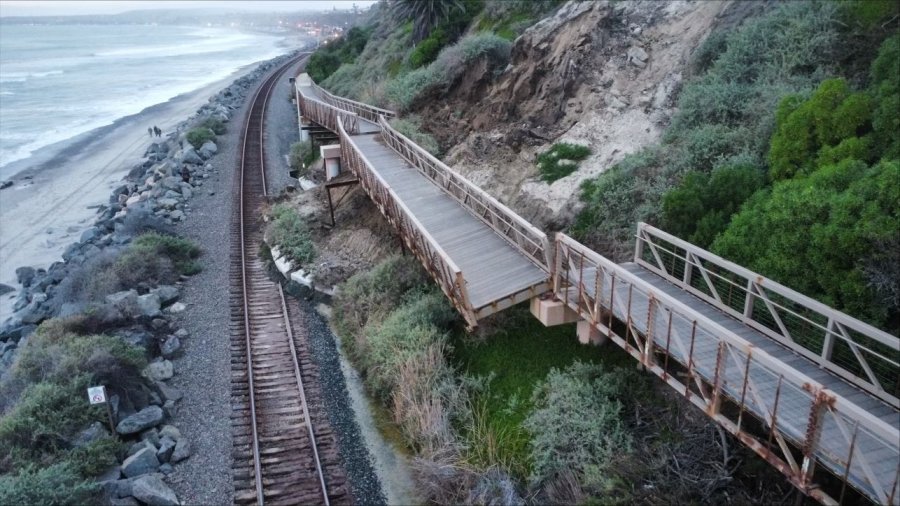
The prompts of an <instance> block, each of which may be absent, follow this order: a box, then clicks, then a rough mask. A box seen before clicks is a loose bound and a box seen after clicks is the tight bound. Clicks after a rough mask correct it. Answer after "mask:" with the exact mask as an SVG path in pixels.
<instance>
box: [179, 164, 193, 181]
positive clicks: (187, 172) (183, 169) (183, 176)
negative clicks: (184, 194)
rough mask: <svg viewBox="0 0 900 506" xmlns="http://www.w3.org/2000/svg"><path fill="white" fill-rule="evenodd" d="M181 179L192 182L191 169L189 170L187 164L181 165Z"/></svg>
mask: <svg viewBox="0 0 900 506" xmlns="http://www.w3.org/2000/svg"><path fill="white" fill-rule="evenodd" d="M181 180H182V181H184V182H185V183H190V182H191V171H190V170H188V168H187V165H182V166H181Z"/></svg>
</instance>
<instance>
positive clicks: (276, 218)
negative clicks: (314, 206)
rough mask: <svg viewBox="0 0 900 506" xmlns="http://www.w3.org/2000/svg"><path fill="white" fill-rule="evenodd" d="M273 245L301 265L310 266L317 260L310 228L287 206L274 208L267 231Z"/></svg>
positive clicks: (282, 205)
mask: <svg viewBox="0 0 900 506" xmlns="http://www.w3.org/2000/svg"><path fill="white" fill-rule="evenodd" d="M266 233H267V235H268V237H269V241H270V242H271V244H273V245H275V246H278V249H279V251H281V253H282V254H284V255H285V256H287V257H288V258H290V259H291V261H293V262H295V263H297V264H299V265H308V264H309V263H310V262H312V261H313V260H314V259H315V258H316V250H315V247H314V246H313V242H312V236H310V233H309V227H307V226H306V223H304V222H303V219H302V218H301V217H300V215H299V214H298V213H297V211H296V210H294V208H293V207H291V206H289V205H287V204H278V205H277V206H275V207H274V208H272V222H271V223H270V224H269V226H268V228H267V229H266Z"/></svg>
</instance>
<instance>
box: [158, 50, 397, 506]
mask: <svg viewBox="0 0 900 506" xmlns="http://www.w3.org/2000/svg"><path fill="white" fill-rule="evenodd" d="M300 68H302V63H301V64H298V65H294V66H292V67H291V69H289V70H288V72H286V73H285V74H284V76H283V78H281V79H280V80H279V83H278V84H277V85H276V88H275V89H274V90H273V94H272V96H271V97H270V100H269V104H268V107H267V123H266V135H265V139H266V143H267V144H266V149H267V155H268V156H267V170H266V172H267V184H268V188H269V194H270V195H278V194H279V193H280V192H281V191H282V190H283V189H284V188H285V187H287V186H288V185H290V184H292V183H293V182H295V181H294V180H292V179H291V178H290V176H289V173H288V164H287V161H286V159H285V157H284V155H285V154H287V153H289V151H290V145H291V144H292V143H293V142H296V140H297V137H298V134H297V115H296V106H295V105H294V104H292V103H291V102H290V100H289V99H288V96H289V93H290V89H291V88H290V86H291V85H290V83H289V82H288V78H289V77H292V76H294V75H296V73H297V72H298V71H299V69H300ZM260 82H261V79H257V80H256V81H255V84H259V83H260ZM253 89H255V85H254V86H252V87H251V90H253ZM248 95H249V94H248ZM251 96H252V95H251ZM248 107H249V96H248V97H245V101H244V104H243V106H242V107H241V108H240V109H238V110H235V111H233V113H232V116H231V117H232V120H231V121H230V122H229V123H228V131H227V132H226V133H225V134H223V135H220V136H219V137H218V139H217V140H216V143H217V145H218V154H216V155H215V156H214V157H213V158H211V159H210V160H209V163H210V164H212V166H213V167H214V168H215V170H214V172H213V173H212V175H211V177H209V178H207V179H205V180H204V181H203V186H201V187H200V188H198V189H197V190H198V191H197V192H196V193H195V195H194V198H193V199H191V201H190V206H191V207H190V209H187V211H188V216H187V217H186V219H185V221H184V222H183V223H181V224H179V225H177V226H176V228H175V231H176V232H177V233H178V234H180V235H183V236H184V237H186V238H188V239H191V240H193V241H195V242H196V243H197V244H199V245H200V247H201V248H202V249H203V251H204V254H203V256H202V257H201V261H202V264H203V270H202V271H201V272H200V273H199V274H197V275H195V276H193V277H192V278H190V280H188V281H186V282H185V283H184V286H183V288H182V290H183V292H182V297H181V300H182V301H184V302H185V303H187V309H186V310H185V311H184V312H182V313H180V314H178V315H175V317H174V319H175V322H176V323H175V325H177V326H178V327H182V328H184V329H185V330H187V332H188V337H186V338H184V339H182V342H183V354H182V356H181V357H180V358H179V359H177V360H176V371H177V374H176V376H175V378H173V380H172V383H173V384H174V386H176V387H177V388H178V389H180V390H181V391H182V393H183V394H184V398H183V399H182V401H181V404H180V407H179V411H178V413H177V415H176V417H175V422H176V423H177V425H178V426H179V427H180V428H181V431H182V432H183V433H184V435H185V437H186V438H187V439H188V440H189V441H190V442H191V445H192V447H193V454H192V456H191V457H190V458H188V459H187V460H185V461H184V462H181V463H180V464H179V465H178V470H177V472H176V473H174V474H173V475H172V476H171V477H170V485H171V486H172V488H173V489H174V490H175V491H176V492H177V494H178V497H179V498H180V499H181V501H182V503H183V504H231V503H232V502H233V500H234V485H233V483H232V463H233V462H232V427H231V351H230V332H229V328H228V322H229V319H230V311H229V300H228V286H229V269H230V260H231V259H230V254H229V252H230V247H229V238H230V233H231V232H232V231H231V225H232V224H231V216H232V215H231V213H232V208H233V206H232V191H233V183H234V171H235V170H236V168H237V166H238V163H239V149H240V146H239V140H240V134H241V128H240V127H241V125H242V123H243V118H244V117H245V115H246V113H247V109H248ZM300 307H301V310H302V313H303V320H304V321H305V322H307V324H308V325H309V332H308V335H309V336H310V348H311V351H312V355H313V360H314V361H315V362H316V363H317V364H318V368H319V374H320V381H321V391H322V392H323V397H324V399H321V400H320V402H322V403H323V404H324V406H325V409H326V412H327V415H328V420H329V422H330V424H331V426H332V429H333V431H334V433H335V434H336V435H337V437H338V441H339V444H340V453H341V457H342V460H343V464H344V466H345V471H346V476H347V481H348V483H349V484H350V488H351V492H352V494H353V496H354V499H355V502H356V503H357V504H385V499H384V496H383V494H382V491H381V485H380V483H379V481H378V479H377V477H376V475H375V473H374V471H373V469H372V465H371V460H370V456H369V452H368V450H367V449H366V446H365V443H364V441H363V439H362V438H361V437H360V433H359V428H358V427H357V425H356V421H355V418H354V415H353V411H352V407H351V405H350V401H349V397H348V394H347V391H346V387H345V385H344V379H343V375H342V373H341V370H340V363H339V359H338V352H337V349H336V348H335V344H334V337H333V335H332V334H331V331H330V329H329V328H328V325H327V323H326V322H324V321H322V320H321V317H320V316H319V315H318V314H317V313H316V312H315V310H314V308H313V307H312V306H311V305H310V304H308V303H306V302H304V301H301V304H300Z"/></svg>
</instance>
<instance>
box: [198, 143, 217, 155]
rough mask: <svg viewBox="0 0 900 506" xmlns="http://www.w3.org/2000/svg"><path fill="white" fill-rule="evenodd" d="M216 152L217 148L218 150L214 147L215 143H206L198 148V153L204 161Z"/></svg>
mask: <svg viewBox="0 0 900 506" xmlns="http://www.w3.org/2000/svg"><path fill="white" fill-rule="evenodd" d="M218 150H219V148H218V146H216V143H215V142H213V141H206V142H204V143H203V145H202V146H200V151H199V152H200V156H202V157H203V158H204V159H208V158H210V157H211V156H212V155H214V154H216V151H218Z"/></svg>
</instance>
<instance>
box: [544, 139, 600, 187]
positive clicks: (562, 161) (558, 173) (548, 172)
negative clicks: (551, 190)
mask: <svg viewBox="0 0 900 506" xmlns="http://www.w3.org/2000/svg"><path fill="white" fill-rule="evenodd" d="M590 154H591V149H590V148H589V147H587V146H581V145H578V144H570V143H568V142H557V143H556V144H554V145H553V146H552V147H551V148H550V149H548V150H547V151H544V152H543V153H541V154H540V155H538V157H537V164H538V170H539V171H540V173H541V179H543V180H544V181H546V182H548V183H552V182H554V181H556V180H557V179H562V178H564V177H566V176H568V175H569V174H571V173H573V172H575V170H576V169H577V168H578V162H580V161H581V160H584V159H585V158H587V157H588V156H589V155H590Z"/></svg>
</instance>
